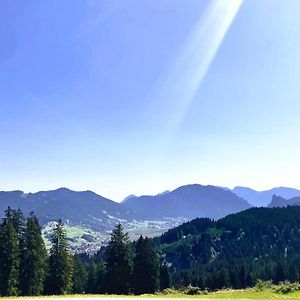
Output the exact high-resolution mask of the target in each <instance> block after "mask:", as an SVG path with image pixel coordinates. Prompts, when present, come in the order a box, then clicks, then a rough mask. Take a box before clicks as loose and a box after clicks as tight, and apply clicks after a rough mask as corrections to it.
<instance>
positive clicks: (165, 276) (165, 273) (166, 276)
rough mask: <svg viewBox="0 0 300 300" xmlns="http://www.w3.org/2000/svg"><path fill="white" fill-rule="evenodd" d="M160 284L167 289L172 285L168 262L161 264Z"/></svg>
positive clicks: (162, 288) (161, 287)
mask: <svg viewBox="0 0 300 300" xmlns="http://www.w3.org/2000/svg"><path fill="white" fill-rule="evenodd" d="M159 285H160V289H161V290H164V289H167V288H169V287H170V286H171V279H170V273H169V269H168V266H167V264H166V263H164V264H162V265H161V266H160V271H159Z"/></svg>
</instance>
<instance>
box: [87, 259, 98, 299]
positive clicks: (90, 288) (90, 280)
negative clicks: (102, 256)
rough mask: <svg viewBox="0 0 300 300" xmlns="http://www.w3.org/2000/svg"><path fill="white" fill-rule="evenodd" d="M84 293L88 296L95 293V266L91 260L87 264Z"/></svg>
mask: <svg viewBox="0 0 300 300" xmlns="http://www.w3.org/2000/svg"><path fill="white" fill-rule="evenodd" d="M86 291H87V293H88V294H96V293H97V266H96V264H95V262H94V260H91V261H90V264H89V268H88V277H87V289H86Z"/></svg>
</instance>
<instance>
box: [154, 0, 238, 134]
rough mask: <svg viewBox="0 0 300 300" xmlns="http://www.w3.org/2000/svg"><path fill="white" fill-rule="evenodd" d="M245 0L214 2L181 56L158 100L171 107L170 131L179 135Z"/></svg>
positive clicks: (213, 0)
mask: <svg viewBox="0 0 300 300" xmlns="http://www.w3.org/2000/svg"><path fill="white" fill-rule="evenodd" d="M242 3H243V0H211V1H210V3H209V6H208V7H207V9H206V11H205V12H204V14H203V15H202V16H201V17H200V20H199V21H198V22H197V24H196V26H195V28H194V30H193V31H192V32H191V34H190V35H189V37H188V38H187V41H186V43H185V45H184V47H183V49H182V50H181V52H180V53H179V55H178V58H177V59H176V62H175V63H174V65H173V67H172V69H171V70H170V72H169V74H167V76H166V77H167V79H166V80H165V82H164V83H163V85H162V86H161V90H160V92H159V95H158V96H157V100H158V101H159V102H160V105H162V104H164V105H165V106H166V107H167V108H168V110H169V111H168V126H169V127H168V129H169V130H170V131H171V132H169V134H170V135H172V132H173V133H174V132H176V131H177V129H178V127H179V126H180V124H181V122H182V121H183V120H184V118H185V115H186V113H187V111H188V109H189V107H190V105H191V103H192V101H193V99H194V97H195V94H196V93H197V90H198V88H199V86H200V85H201V82H202V81H203V78H204V77H205V75H206V73H207V71H208V69H209V66H210V65H211V63H212V61H213V59H214V57H215V55H216V53H217V51H218V49H219V47H220V45H221V43H222V41H223V39H224V37H225V35H226V32H227V31H228V29H229V28H230V25H231V24H232V22H233V20H234V18H235V16H236V14H237V13H238V11H239V9H240V7H241V5H242Z"/></svg>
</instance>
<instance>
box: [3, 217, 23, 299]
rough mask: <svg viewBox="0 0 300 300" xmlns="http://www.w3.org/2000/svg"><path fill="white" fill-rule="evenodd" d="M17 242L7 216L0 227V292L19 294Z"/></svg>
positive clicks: (12, 294)
mask: <svg viewBox="0 0 300 300" xmlns="http://www.w3.org/2000/svg"><path fill="white" fill-rule="evenodd" d="M19 267H20V256H19V243H18V236H17V233H16V230H15V227H14V225H13V222H12V220H11V218H10V216H8V218H5V219H4V221H3V223H2V224H1V228H0V294H1V295H2V296H17V295H19V284H20V282H19Z"/></svg>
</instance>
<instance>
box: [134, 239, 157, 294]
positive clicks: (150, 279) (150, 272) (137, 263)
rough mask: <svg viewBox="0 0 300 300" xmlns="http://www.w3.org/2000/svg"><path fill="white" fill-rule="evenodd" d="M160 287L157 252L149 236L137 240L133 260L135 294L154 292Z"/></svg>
mask: <svg viewBox="0 0 300 300" xmlns="http://www.w3.org/2000/svg"><path fill="white" fill-rule="evenodd" d="M158 287H159V262H158V257H157V253H156V252H155V250H154V249H153V247H152V246H151V244H150V242H149V240H148V238H147V237H146V238H143V237H142V236H140V238H139V239H138V241H137V244H136V249H135V257H134V260H133V289H134V293H135V294H153V293H155V292H156V291H157V290H158Z"/></svg>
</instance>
